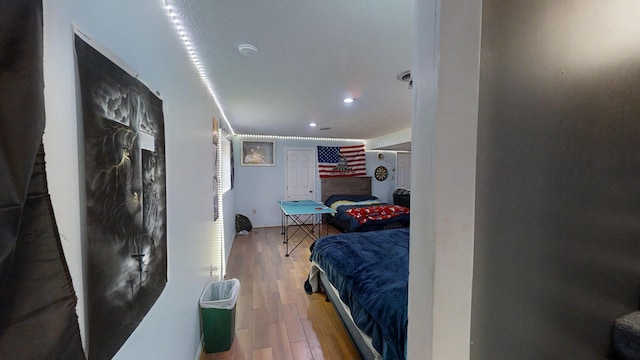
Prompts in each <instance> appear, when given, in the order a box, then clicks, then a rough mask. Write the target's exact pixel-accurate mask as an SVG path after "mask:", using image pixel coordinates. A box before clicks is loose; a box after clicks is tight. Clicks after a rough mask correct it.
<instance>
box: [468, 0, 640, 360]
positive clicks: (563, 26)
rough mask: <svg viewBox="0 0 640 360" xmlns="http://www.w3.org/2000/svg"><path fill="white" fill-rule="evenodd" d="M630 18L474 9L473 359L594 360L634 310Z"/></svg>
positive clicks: (637, 121)
mask: <svg viewBox="0 0 640 360" xmlns="http://www.w3.org/2000/svg"><path fill="white" fill-rule="evenodd" d="M632 8H633V9H632ZM637 8H638V6H637V5H633V4H632V2H628V1H610V2H602V1H593V0H589V1H568V2H566V1H565V2H552V1H542V2H529V1H497V0H485V1H484V9H483V29H482V31H483V35H482V53H481V77H480V105H479V125H478V160H477V199H476V201H477V202H476V225H475V226H476V230H475V253H474V282H473V303H472V327H471V337H472V347H471V355H472V356H471V358H472V359H596V358H604V357H606V356H608V355H609V340H610V339H609V338H610V332H611V326H612V324H613V321H614V319H615V318H616V317H618V316H620V315H622V314H625V313H628V312H631V311H634V310H636V309H638V305H639V303H640V46H639V45H638V43H637V41H633V42H625V41H626V40H625V39H626V38H625V37H626V36H628V34H629V31H632V32H634V33H636V34H637V33H638V31H639V30H640V25H636V23H638V22H637V15H634V14H637V12H636V11H635V10H637ZM612 14H615V18H612Z"/></svg>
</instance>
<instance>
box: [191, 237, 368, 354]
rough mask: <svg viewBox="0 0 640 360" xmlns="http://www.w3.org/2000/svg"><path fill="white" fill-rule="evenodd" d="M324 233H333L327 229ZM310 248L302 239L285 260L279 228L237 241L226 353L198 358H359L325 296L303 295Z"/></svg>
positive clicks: (230, 272)
mask: <svg viewBox="0 0 640 360" xmlns="http://www.w3.org/2000/svg"><path fill="white" fill-rule="evenodd" d="M322 231H323V234H324V233H325V230H324V229H323V230H322ZM329 232H330V233H337V231H336V230H335V229H333V228H331V227H330V228H329ZM296 242H297V240H296V239H295V238H294V239H293V240H292V241H291V242H290V245H291V246H293V245H294V244H295V243H296ZM310 244H311V240H309V239H307V240H305V241H304V242H303V243H302V244H301V245H300V246H299V247H298V248H297V249H295V251H293V253H291V255H290V256H289V257H285V255H284V254H285V246H284V244H283V243H282V235H281V234H280V227H270V228H257V229H254V230H253V231H252V232H250V233H249V235H246V236H236V239H235V240H234V242H233V247H232V248H231V254H230V256H229V263H228V265H227V275H226V278H237V279H239V280H240V295H239V297H238V301H237V303H236V322H235V328H236V329H235V331H236V333H235V338H234V341H233V345H232V347H231V349H230V350H229V351H226V352H220V353H215V354H203V356H202V357H201V360H213V359H216V360H219V359H232V360H239V359H245V360H263V359H276V360H289V359H290V360H297V359H303V360H307V359H314V360H320V359H336V360H344V359H359V356H358V353H357V351H356V350H355V347H354V346H353V344H352V342H351V339H350V338H349V334H348V333H347V331H346V330H345V328H344V326H343V324H342V322H341V321H340V318H339V317H338V315H337V313H336V312H335V310H334V309H333V306H332V304H331V303H329V302H326V301H325V296H324V294H312V295H307V294H306V293H305V292H304V281H305V280H306V278H307V275H308V274H309V265H310V263H309V245H310Z"/></svg>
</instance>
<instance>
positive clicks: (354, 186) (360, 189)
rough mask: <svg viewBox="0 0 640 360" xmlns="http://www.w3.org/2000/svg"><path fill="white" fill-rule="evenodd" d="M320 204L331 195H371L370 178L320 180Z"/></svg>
mask: <svg viewBox="0 0 640 360" xmlns="http://www.w3.org/2000/svg"><path fill="white" fill-rule="evenodd" d="M320 182H321V184H322V189H321V191H322V202H325V201H326V200H327V199H328V198H329V196H331V195H371V176H362V177H331V178H322V179H320Z"/></svg>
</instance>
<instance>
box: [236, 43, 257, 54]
mask: <svg viewBox="0 0 640 360" xmlns="http://www.w3.org/2000/svg"><path fill="white" fill-rule="evenodd" d="M238 51H239V52H240V54H242V55H244V56H255V55H256V54H257V53H258V48H257V47H255V45H251V44H241V45H240V46H238Z"/></svg>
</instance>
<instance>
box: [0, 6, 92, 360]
mask: <svg viewBox="0 0 640 360" xmlns="http://www.w3.org/2000/svg"><path fill="white" fill-rule="evenodd" d="M42 50H43V47H42V1H41V0H9V1H0V58H1V59H2V60H0V144H1V145H0V359H52V358H56V359H69V360H83V359H85V356H84V352H83V349H82V341H81V339H80V328H79V326H78V316H77V314H76V303H77V298H76V293H75V291H74V289H73V283H72V281H71V276H70V273H69V268H68V266H67V262H66V260H65V256H64V252H63V249H62V242H61V240H60V233H59V232H58V227H57V224H56V218H55V216H54V211H53V210H54V209H53V206H52V203H51V197H50V196H49V189H48V186H47V175H46V168H45V156H44V146H43V145H42V134H43V133H44V127H45V107H44V91H43V84H44V76H43V75H44V74H43V68H42V59H43V57H42V55H43V53H42ZM53 145H54V146H55V145H56V144H53ZM64 170H65V169H63V168H61V169H60V171H64ZM70 240H71V239H70ZM73 240H75V239H73Z"/></svg>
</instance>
